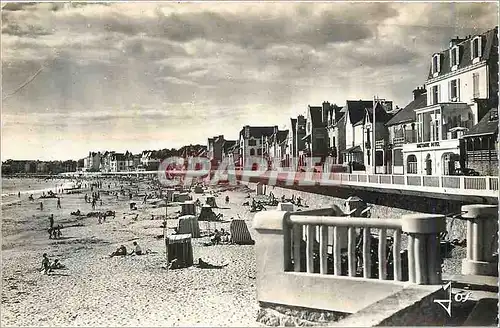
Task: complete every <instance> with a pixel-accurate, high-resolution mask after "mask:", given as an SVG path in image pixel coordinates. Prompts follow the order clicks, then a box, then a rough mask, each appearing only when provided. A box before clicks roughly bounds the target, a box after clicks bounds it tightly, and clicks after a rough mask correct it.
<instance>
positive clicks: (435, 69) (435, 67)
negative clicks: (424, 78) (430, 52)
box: [432, 54, 441, 74]
mask: <svg viewBox="0 0 500 328" xmlns="http://www.w3.org/2000/svg"><path fill="white" fill-rule="evenodd" d="M440 59H441V57H440V55H439V54H435V55H434V56H433V57H432V73H433V74H434V73H439V71H440V68H441V67H440V66H441V65H440V64H441V63H440Z"/></svg>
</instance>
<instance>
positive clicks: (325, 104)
mask: <svg viewBox="0 0 500 328" xmlns="http://www.w3.org/2000/svg"><path fill="white" fill-rule="evenodd" d="M329 110H330V103H329V102H328V101H324V102H323V109H322V113H321V114H322V117H323V124H327V121H328V111H329Z"/></svg>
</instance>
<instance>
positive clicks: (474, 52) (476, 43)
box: [471, 37, 481, 59]
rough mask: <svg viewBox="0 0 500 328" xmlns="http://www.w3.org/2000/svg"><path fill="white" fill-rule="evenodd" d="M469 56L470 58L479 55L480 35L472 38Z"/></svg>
mask: <svg viewBox="0 0 500 328" xmlns="http://www.w3.org/2000/svg"><path fill="white" fill-rule="evenodd" d="M471 51H472V53H471V57H472V59H475V58H479V57H481V37H476V38H474V39H472V47H471Z"/></svg>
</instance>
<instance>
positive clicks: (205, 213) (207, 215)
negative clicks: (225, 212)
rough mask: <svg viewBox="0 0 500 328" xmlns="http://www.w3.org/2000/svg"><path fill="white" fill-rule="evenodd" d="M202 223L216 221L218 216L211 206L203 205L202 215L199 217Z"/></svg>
mask: <svg viewBox="0 0 500 328" xmlns="http://www.w3.org/2000/svg"><path fill="white" fill-rule="evenodd" d="M198 220H200V221H216V220H217V215H216V214H215V213H214V211H212V207H211V206H209V205H203V206H202V207H201V210H200V215H199V217H198Z"/></svg>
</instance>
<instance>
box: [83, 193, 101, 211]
mask: <svg viewBox="0 0 500 328" xmlns="http://www.w3.org/2000/svg"><path fill="white" fill-rule="evenodd" d="M97 201H100V205H102V199H101V193H100V192H99V191H97V192H92V197H89V196H88V195H87V194H85V203H92V209H93V210H95V207H96V204H97Z"/></svg>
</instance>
